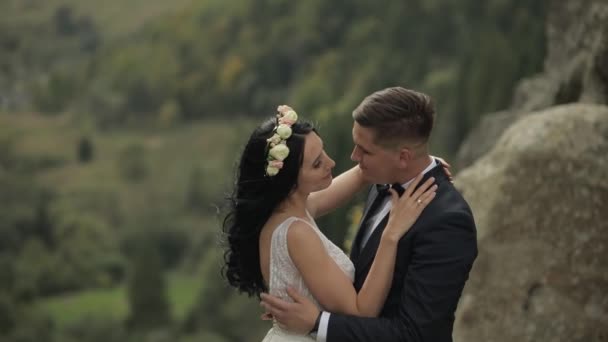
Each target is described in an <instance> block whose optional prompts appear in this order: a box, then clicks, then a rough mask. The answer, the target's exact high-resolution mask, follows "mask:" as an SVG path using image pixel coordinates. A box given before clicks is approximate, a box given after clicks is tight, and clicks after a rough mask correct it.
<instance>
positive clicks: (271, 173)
mask: <svg viewBox="0 0 608 342" xmlns="http://www.w3.org/2000/svg"><path fill="white" fill-rule="evenodd" d="M277 173H279V169H277V168H276V167H273V166H270V165H268V167H267V168H266V174H267V175H269V176H271V177H272V176H276V174H277Z"/></svg>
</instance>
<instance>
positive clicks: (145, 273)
mask: <svg viewBox="0 0 608 342" xmlns="http://www.w3.org/2000/svg"><path fill="white" fill-rule="evenodd" d="M142 235H143V234H142ZM128 296H129V309H130V316H129V319H128V321H127V326H128V328H129V329H131V330H135V331H137V330H148V329H151V328H158V327H162V326H166V325H167V324H169V323H170V320H171V319H170V308H169V302H168V300H167V285H166V282H165V278H164V276H163V266H162V259H161V256H160V253H159V251H158V249H157V247H156V246H155V245H154V243H153V241H151V240H150V239H148V238H146V237H142V238H141V239H140V240H139V244H138V245H137V246H135V251H134V254H133V256H132V273H131V276H130V277H129V281H128Z"/></svg>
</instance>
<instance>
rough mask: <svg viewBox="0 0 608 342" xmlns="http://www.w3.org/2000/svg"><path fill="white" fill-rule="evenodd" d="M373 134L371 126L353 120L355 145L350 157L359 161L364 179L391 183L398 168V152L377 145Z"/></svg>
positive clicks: (377, 182) (372, 181) (379, 182)
mask: <svg viewBox="0 0 608 342" xmlns="http://www.w3.org/2000/svg"><path fill="white" fill-rule="evenodd" d="M375 134H376V133H375V131H374V130H373V128H369V127H364V126H361V125H359V124H358V123H357V122H356V121H355V123H354V125H353V143H354V145H355V147H354V148H353V152H352V154H351V156H350V159H352V160H353V161H354V162H357V163H359V167H360V168H361V171H362V172H363V177H364V178H365V180H367V181H369V182H371V183H376V184H386V183H393V182H395V179H394V177H395V174H396V170H398V163H399V152H398V151H397V150H390V149H387V148H385V147H382V146H380V145H377V144H376V143H375Z"/></svg>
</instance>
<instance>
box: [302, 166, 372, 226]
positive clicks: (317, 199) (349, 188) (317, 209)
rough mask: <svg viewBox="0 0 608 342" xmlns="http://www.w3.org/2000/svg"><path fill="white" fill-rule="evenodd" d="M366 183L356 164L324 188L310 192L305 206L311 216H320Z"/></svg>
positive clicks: (344, 201) (341, 202)
mask: <svg viewBox="0 0 608 342" xmlns="http://www.w3.org/2000/svg"><path fill="white" fill-rule="evenodd" d="M368 185H369V183H367V182H365V181H364V180H363V176H362V175H361V169H360V168H359V165H357V166H355V167H353V168H351V169H350V170H348V171H346V172H344V173H342V174H340V175H339V176H338V177H336V178H335V179H334V180H333V181H332V183H331V185H330V186H329V187H327V188H326V189H323V190H321V191H317V192H313V193H311V194H310V195H309V196H308V201H307V202H306V208H307V209H308V212H309V213H310V214H311V215H312V217H315V218H317V217H321V216H323V215H325V214H327V213H329V212H332V211H333V210H334V209H336V208H338V207H340V206H341V205H343V204H345V203H346V202H348V201H349V200H350V199H351V198H353V197H354V196H355V194H357V193H358V192H359V191H361V190H362V189H363V188H365V187H366V186H368Z"/></svg>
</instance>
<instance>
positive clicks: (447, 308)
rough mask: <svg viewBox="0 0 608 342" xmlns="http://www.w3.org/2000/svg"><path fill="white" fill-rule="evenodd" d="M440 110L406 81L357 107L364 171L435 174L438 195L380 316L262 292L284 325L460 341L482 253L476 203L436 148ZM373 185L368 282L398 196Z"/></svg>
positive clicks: (399, 264)
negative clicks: (455, 332)
mask: <svg viewBox="0 0 608 342" xmlns="http://www.w3.org/2000/svg"><path fill="white" fill-rule="evenodd" d="M434 116H435V110H434V108H433V104H432V101H431V99H430V97H429V96H427V95H425V94H422V93H419V92H416V91H412V90H408V89H404V88H401V87H394V88H387V89H384V90H381V91H378V92H375V93H373V94H371V95H370V96H368V97H366V98H365V99H364V100H363V102H362V103H361V104H360V105H359V106H358V107H357V108H356V109H355V110H354V112H353V118H354V120H355V122H354V125H353V131H352V132H353V141H354V144H355V147H354V150H353V152H352V155H351V159H352V160H353V161H355V162H357V163H359V166H360V168H361V171H362V174H363V176H364V178H365V179H366V180H367V181H369V182H371V183H375V184H401V185H402V186H403V187H404V188H406V187H407V186H408V184H409V183H410V182H411V181H412V180H413V179H414V178H415V177H416V176H417V175H418V174H420V173H424V174H425V176H424V179H423V180H422V181H420V184H422V183H423V182H424V180H425V179H426V178H428V177H435V183H436V184H437V185H438V188H437V194H436V197H435V198H434V200H433V201H432V202H431V203H430V204H429V205H428V206H427V207H426V209H425V210H424V211H423V212H422V214H421V215H420V217H419V218H418V221H417V222H416V223H415V224H414V225H413V226H412V228H411V229H410V231H409V232H408V233H407V234H406V235H405V236H404V237H403V238H402V239H401V241H400V242H399V247H398V252H397V261H396V265H395V272H394V277H393V282H392V286H391V289H390V291H389V294H388V297H387V299H386V302H385V303H384V307H383V309H382V312H381V313H380V316H379V317H378V318H364V317H355V316H348V315H342V314H337V313H329V312H319V310H318V309H317V307H316V306H315V305H314V304H313V303H312V302H310V301H309V300H307V299H306V298H304V297H302V296H301V295H300V294H298V293H297V292H294V291H293V290H291V289H290V290H289V291H288V292H289V293H290V296H291V297H292V298H293V299H294V302H293V303H289V302H286V301H282V300H280V299H278V298H276V297H272V296H269V295H265V294H262V305H263V306H264V307H265V308H266V310H267V312H269V313H270V314H272V315H273V316H274V318H275V319H276V320H277V321H278V322H279V324H281V325H283V326H284V327H286V328H287V329H288V330H291V331H294V332H299V333H308V332H311V333H316V339H317V341H322V342H324V341H327V342H334V341H340V342H341V341H374V342H385V341H387V342H388V341H408V342H409V341H428V342H431V341H432V342H449V341H452V329H453V324H454V313H455V311H456V306H457V304H458V300H459V298H460V295H461V293H462V290H463V288H464V285H465V282H466V280H467V278H468V276H469V271H470V270H471V267H472V265H473V261H474V260H475V258H476V256H477V239H476V228H475V222H474V220H473V215H472V213H471V210H470V208H469V206H468V204H467V203H466V201H465V200H464V199H463V198H462V196H461V195H460V193H459V192H458V191H457V190H456V189H455V188H454V187H453V186H452V183H451V182H450V181H449V179H448V178H447V176H446V175H445V173H444V171H443V167H442V165H441V163H439V162H438V161H436V160H435V159H434V158H432V157H431V156H430V155H429V151H428V140H429V137H430V134H431V130H432V127H433V121H434ZM379 189H380V187H378V186H372V187H371V190H370V192H369V194H368V198H367V201H366V204H365V209H364V215H363V219H362V220H361V223H360V227H359V230H358V232H357V235H356V238H355V240H354V242H353V247H352V252H351V259H352V261H353V263H354V265H355V269H356V272H355V282H354V286H355V289H356V290H357V291H359V290H360V289H361V286H362V285H363V282H364V281H365V278H366V277H367V274H368V272H369V270H370V267H371V264H372V261H373V259H374V256H375V253H376V250H377V248H378V245H379V242H380V237H381V235H382V231H383V229H384V227H385V225H386V223H387V221H388V215H389V212H390V207H391V202H390V200H389V198H390V196H385V195H383V193H385V192H387V191H381V190H380V191H379Z"/></svg>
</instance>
